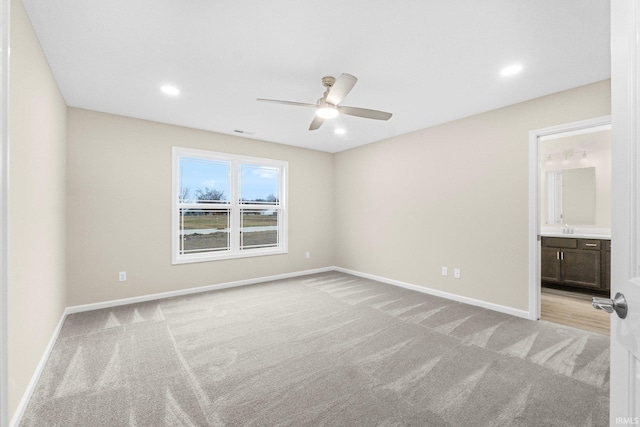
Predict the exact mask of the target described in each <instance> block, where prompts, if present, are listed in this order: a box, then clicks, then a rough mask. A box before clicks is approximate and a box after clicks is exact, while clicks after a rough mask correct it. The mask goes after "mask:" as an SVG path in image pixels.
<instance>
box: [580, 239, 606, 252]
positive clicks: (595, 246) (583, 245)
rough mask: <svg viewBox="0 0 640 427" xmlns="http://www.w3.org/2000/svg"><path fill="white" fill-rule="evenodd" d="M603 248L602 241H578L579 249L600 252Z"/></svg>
mask: <svg viewBox="0 0 640 427" xmlns="http://www.w3.org/2000/svg"><path fill="white" fill-rule="evenodd" d="M601 246H602V240H597V239H589V240H586V239H580V240H578V248H579V249H588V250H593V251H599V250H600V247H601Z"/></svg>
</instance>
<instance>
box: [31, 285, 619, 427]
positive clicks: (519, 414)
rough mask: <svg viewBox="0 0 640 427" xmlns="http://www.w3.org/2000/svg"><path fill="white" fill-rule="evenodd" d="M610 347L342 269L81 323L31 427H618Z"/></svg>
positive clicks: (44, 384)
mask: <svg viewBox="0 0 640 427" xmlns="http://www.w3.org/2000/svg"><path fill="white" fill-rule="evenodd" d="M608 387H609V339H608V337H607V336H604V335H600V334H596V333H591V332H587V331H582V330H578V329H572V328H569V327H565V326H561V325H555V324H552V323H547V322H532V321H528V320H524V319H520V318H516V317H512V316H508V315H505V314H501V313H496V312H493V311H489V310H484V309H481V308H478V307H473V306H469V305H465V304H460V303H456V302H453V301H449V300H445V299H441V298H437V297H433V296H429V295H425V294H421V293H417V292H413V291H410V290H406V289H402V288H397V287H394V286H390V285H386V284H383V283H379V282H375V281H371V280H367V279H362V278H358V277H354V276H350V275H346V274H341V273H337V272H330V273H323V274H317V275H312V276H304V277H299V278H294V279H287V280H281V281H275V282H269V283H264V284H259V285H253V286H246V287H240V288H233V289H227V290H222V291H214V292H207V293H201V294H195V295H190V296H184V297H177V298H171V299H165V300H160V301H153V302H147V303H141V304H134V305H128V306H121V307H116V308H111V309H105V310H98V311H93V312H86V313H79V314H74V315H70V316H69V317H68V318H67V320H66V322H65V324H64V327H63V329H62V332H61V335H60V337H59V339H58V341H57V343H56V344H55V347H54V349H53V351H52V354H51V357H50V358H49V361H48V362H47V365H46V368H45V370H44V372H43V375H42V377H41V379H40V381H39V383H38V385H37V388H36V391H35V392H34V395H33V398H32V399H31V402H30V404H29V406H28V408H27V410H26V413H25V416H24V418H23V420H22V423H21V424H20V425H21V426H109V427H113V426H223V425H228V426H276V425H278V426H307V425H309V426H336V425H337V426H375V425H379V426H402V425H415V426H581V427H585V426H604V425H608V405H609V395H608Z"/></svg>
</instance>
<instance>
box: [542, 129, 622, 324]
mask: <svg viewBox="0 0 640 427" xmlns="http://www.w3.org/2000/svg"><path fill="white" fill-rule="evenodd" d="M529 139H530V146H529V149H530V152H529V154H530V156H529V159H530V163H529V179H530V185H529V190H530V194H529V196H530V200H529V201H530V218H529V223H530V231H529V240H530V259H529V266H530V267H529V269H530V270H529V273H530V274H529V279H530V283H529V288H530V295H529V298H530V299H529V310H530V317H531V318H532V319H534V320H538V319H542V320H547V321H550V322H554V323H560V324H565V325H568V326H572V327H576V328H579V329H585V330H591V331H594V332H598V333H605V334H608V333H609V323H610V319H609V316H608V315H607V314H606V313H604V312H600V311H597V310H595V309H593V308H592V307H591V298H592V297H593V296H600V297H602V296H608V295H609V293H610V291H609V288H610V259H611V119H610V117H609V116H606V117H599V118H596V119H591V120H585V121H581V122H574V123H568V124H565V125H560V126H555V127H552V128H545V129H539V130H535V131H531V132H530V138H529Z"/></svg>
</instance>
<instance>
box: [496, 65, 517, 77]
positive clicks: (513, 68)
mask: <svg viewBox="0 0 640 427" xmlns="http://www.w3.org/2000/svg"><path fill="white" fill-rule="evenodd" d="M520 71H522V65H520V64H513V65H509V66H508V67H504V68H503V69H502V70H500V75H501V76H504V77H507V76H513V75H516V74H518V73H519V72H520Z"/></svg>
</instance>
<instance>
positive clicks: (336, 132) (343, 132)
mask: <svg viewBox="0 0 640 427" xmlns="http://www.w3.org/2000/svg"><path fill="white" fill-rule="evenodd" d="M333 133H335V134H336V135H344V134H345V133H347V130H346V129H344V128H336V130H334V131H333Z"/></svg>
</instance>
